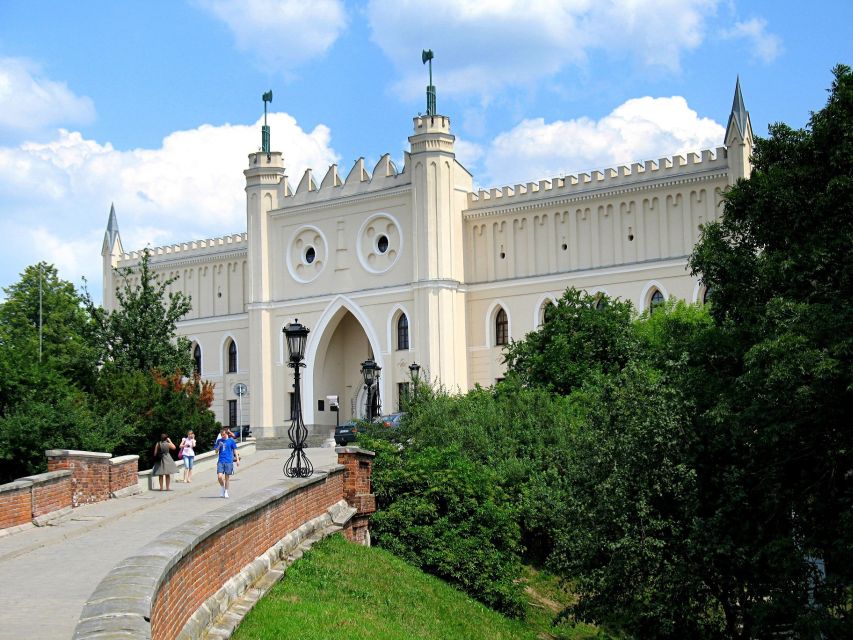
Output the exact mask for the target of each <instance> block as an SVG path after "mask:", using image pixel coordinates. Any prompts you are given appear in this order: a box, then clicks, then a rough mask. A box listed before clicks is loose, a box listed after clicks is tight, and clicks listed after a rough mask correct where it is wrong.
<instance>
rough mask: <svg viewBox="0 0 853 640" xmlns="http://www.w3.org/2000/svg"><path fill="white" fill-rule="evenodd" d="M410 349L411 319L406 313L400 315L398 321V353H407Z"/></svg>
mask: <svg viewBox="0 0 853 640" xmlns="http://www.w3.org/2000/svg"><path fill="white" fill-rule="evenodd" d="M408 348H409V319H408V318H407V317H406V314H405V313H401V314H400V318H399V319H398V320H397V351H405V350H406V349H408Z"/></svg>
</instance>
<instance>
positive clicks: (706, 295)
mask: <svg viewBox="0 0 853 640" xmlns="http://www.w3.org/2000/svg"><path fill="white" fill-rule="evenodd" d="M713 295H714V290H713V289H712V288H711V287H705V291H703V292H702V304H708V303H709V302H711V298H712V297H713Z"/></svg>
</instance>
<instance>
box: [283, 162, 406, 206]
mask: <svg viewBox="0 0 853 640" xmlns="http://www.w3.org/2000/svg"><path fill="white" fill-rule="evenodd" d="M405 162H406V164H405V165H404V166H403V170H402V171H398V170H397V167H396V165H395V164H394V162H393V161H392V160H391V156H390V154H387V153H386V154H385V155H384V156H382V157H381V158H380V159H379V162H377V163H376V166H375V167H374V168H373V172H372V173H371V172H369V171H368V170H367V168H366V167H365V165H364V158H359V159H358V160H356V161H355V163H354V164H353V166H352V169H350V171H349V173H348V174H347V177H346V178H344V179H341V176H340V174H339V173H338V165H337V164H333V165H331V166H330V167H329V168H328V170H327V171H326V175H325V176H324V177H323V179H322V180H321V181H320V184H319V186H318V185H317V182H316V180H315V179H314V175H313V171H312V170H311V169H306V170H305V173H304V174H302V179H301V180H300V181H299V184H298V185H297V187H296V191H293V190H292V189H291V188H290V185H289V184H288V182H287V180H286V179H285V180H282V183H281V186H280V187H279V196H280V199H279V202H281V203H282V206H283V207H285V208H286V207H293V206H298V205H301V204H307V203H315V202H321V201H326V200H333V199H336V198H343V197H347V196H353V195H361V194H364V193H369V192H375V191H381V190H383V189H388V188H391V187H397V186H400V185H406V184H410V183H411V181H412V179H411V176H410V175H409V174H408V172H407V170H406V169H407V166H408V164H409V154H408V153H406V154H405Z"/></svg>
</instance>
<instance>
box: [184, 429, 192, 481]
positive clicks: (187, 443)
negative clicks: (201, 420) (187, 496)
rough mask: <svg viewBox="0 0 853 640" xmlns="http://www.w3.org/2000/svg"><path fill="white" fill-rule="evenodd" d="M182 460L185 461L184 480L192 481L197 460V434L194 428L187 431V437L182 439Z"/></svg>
mask: <svg viewBox="0 0 853 640" xmlns="http://www.w3.org/2000/svg"><path fill="white" fill-rule="evenodd" d="M181 460H183V461H184V482H192V481H193V462H194V461H195V434H194V433H193V432H192V429H190V430H189V431H188V432H187V437H186V438H184V439H183V440H181Z"/></svg>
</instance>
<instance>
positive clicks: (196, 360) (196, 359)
mask: <svg viewBox="0 0 853 640" xmlns="http://www.w3.org/2000/svg"><path fill="white" fill-rule="evenodd" d="M193 366H194V368H195V372H196V373H197V374H199V375H201V347H200V346H198V345H196V346H195V349H193Z"/></svg>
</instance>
